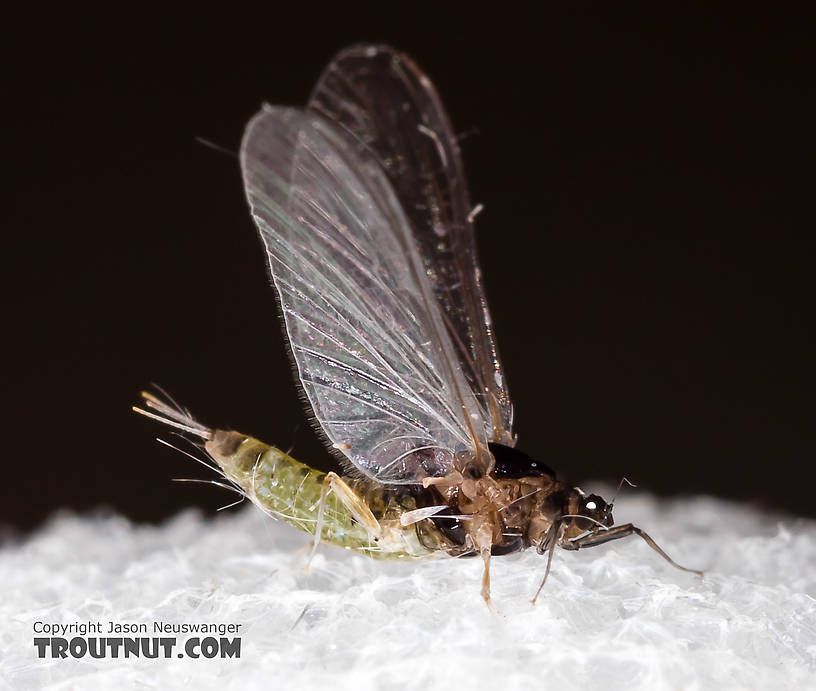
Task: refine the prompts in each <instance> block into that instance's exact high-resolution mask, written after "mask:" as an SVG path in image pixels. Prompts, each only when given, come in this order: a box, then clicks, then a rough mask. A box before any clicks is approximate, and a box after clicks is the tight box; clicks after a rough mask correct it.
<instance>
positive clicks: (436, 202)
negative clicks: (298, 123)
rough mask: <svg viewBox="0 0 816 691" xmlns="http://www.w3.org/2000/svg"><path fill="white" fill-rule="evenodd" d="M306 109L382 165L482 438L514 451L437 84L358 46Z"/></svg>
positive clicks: (381, 51)
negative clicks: (477, 410)
mask: <svg viewBox="0 0 816 691" xmlns="http://www.w3.org/2000/svg"><path fill="white" fill-rule="evenodd" d="M309 109H310V110H312V111H314V112H316V113H319V114H321V115H323V116H324V117H326V118H327V119H329V120H331V121H333V122H334V123H336V124H337V125H338V126H340V127H341V128H342V129H343V130H344V131H345V132H346V133H347V134H348V135H350V136H351V137H352V138H353V139H354V140H356V141H357V142H359V144H360V145H361V146H364V147H366V148H367V149H368V150H369V151H370V152H371V153H372V154H373V156H374V157H375V158H376V159H377V160H378V161H379V163H380V165H381V167H382V170H383V171H384V172H385V175H386V176H387V178H388V180H389V182H390V183H391V186H392V188H393V190H394V193H395V194H396V196H397V199H398V201H399V204H400V206H401V208H402V209H403V210H404V213H405V217H406V219H407V221H408V223H409V224H410V226H411V230H412V233H413V242H414V243H415V245H416V246H417V248H418V250H419V252H420V254H421V257H422V260H423V262H424V265H425V268H426V275H427V277H428V278H429V279H430V283H431V286H432V290H433V293H434V295H435V298H436V300H437V302H438V305H439V308H440V310H441V315H442V319H443V321H444V323H445V327H446V329H447V331H448V333H449V335H450V338H451V342H452V343H453V346H454V349H455V351H456V357H457V359H458V360H459V362H460V365H461V368H462V371H463V374H464V377H465V379H466V380H467V383H468V386H469V387H470V389H471V390H472V391H473V393H474V395H475V397H476V400H477V402H478V404H479V406H480V409H481V416H482V420H483V423H484V425H485V428H486V430H485V432H486V435H487V437H488V439H490V440H491V441H495V442H500V443H503V444H506V445H510V446H512V445H513V444H514V443H515V439H514V437H513V431H512V416H513V412H512V405H511V403H510V398H509V395H508V392H507V386H506V383H505V379H504V373H503V371H502V367H501V362H500V360H499V356H498V352H497V349H496V343H495V340H494V337H493V330H492V326H491V321H490V315H489V313H488V309H487V303H486V301H485V298H484V293H483V290H482V286H481V278H480V273H479V269H478V263H477V257H476V245H475V239H474V232H473V223H472V218H471V211H472V209H471V206H470V202H469V200H468V193H467V188H466V184H465V177H464V171H463V166H462V160H461V156H460V153H459V146H458V144H457V142H456V139H455V137H454V134H453V130H452V128H451V125H450V122H449V120H448V117H447V115H446V113H445V110H444V108H443V106H442V103H441V101H440V100H439V96H438V95H437V93H436V90H435V89H434V87H433V85H432V84H431V82H430V81H429V80H428V78H427V77H426V76H425V75H424V74H422V72H421V71H420V70H419V68H418V67H417V66H416V65H415V64H414V62H413V61H412V60H411V59H410V58H409V57H407V56H405V55H402V54H399V53H396V52H395V51H393V50H392V49H391V48H388V47H385V46H355V47H352V48H349V49H347V50H345V51H343V52H342V53H340V54H339V55H338V56H337V57H336V58H335V60H334V61H333V62H332V63H331V64H330V65H329V67H328V68H327V69H326V71H325V72H324V74H323V76H322V77H321V79H320V81H319V82H318V85H317V87H316V89H315V91H314V93H313V95H312V98H311V100H310V102H309Z"/></svg>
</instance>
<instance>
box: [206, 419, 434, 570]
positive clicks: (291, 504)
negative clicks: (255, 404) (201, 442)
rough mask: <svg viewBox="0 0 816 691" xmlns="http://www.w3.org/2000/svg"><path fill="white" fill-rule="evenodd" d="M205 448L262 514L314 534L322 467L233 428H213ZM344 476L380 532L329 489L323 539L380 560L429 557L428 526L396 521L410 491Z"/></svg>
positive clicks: (431, 537)
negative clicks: (360, 519) (366, 524)
mask: <svg viewBox="0 0 816 691" xmlns="http://www.w3.org/2000/svg"><path fill="white" fill-rule="evenodd" d="M205 449H206V451H207V453H209V454H210V456H211V457H212V458H213V459H214V460H215V461H216V463H218V465H219V466H220V468H221V470H222V471H223V473H224V475H225V476H226V477H227V478H228V479H229V480H231V481H232V482H234V483H235V484H236V485H238V486H239V487H240V488H241V490H242V491H243V493H244V494H245V495H246V496H247V498H248V499H250V500H251V501H252V502H253V503H254V504H256V505H257V506H259V507H260V508H261V509H262V510H264V511H265V512H266V513H268V514H271V515H273V516H275V517H277V518H280V519H282V520H284V521H286V522H287V523H289V524H290V525H292V526H294V527H296V528H298V529H300V530H302V531H304V532H306V533H309V534H310V535H313V534H314V532H315V529H316V526H317V515H318V507H319V503H320V494H321V490H322V489H323V484H324V481H325V479H326V473H325V472H323V471H320V470H315V469H314V468H311V467H309V466H308V465H306V464H305V463H301V462H300V461H297V460H295V459H294V458H292V457H291V456H289V455H288V454H286V453H284V452H283V451H281V450H280V449H278V448H275V447H274V446H269V445H268V444H264V443H263V442H261V441H259V440H257V439H254V438H252V437H248V436H246V435H243V434H240V433H238V432H231V431H230V432H227V431H223V430H215V431H214V432H213V436H212V439H210V440H209V441H207V442H206V444H205ZM345 481H346V482H347V483H348V484H349V486H350V487H352V488H353V489H354V491H355V492H356V493H357V494H358V495H359V496H360V497H361V498H363V499H364V500H365V502H366V504H367V505H368V506H369V508H370V509H371V511H372V513H373V514H374V516H375V517H376V519H377V521H378V523H379V524H380V528H381V530H382V534H381V536H379V538H378V539H377V540H374V539H373V538H372V536H371V534H370V533H369V531H368V530H367V529H366V528H365V527H364V526H363V525H361V524H360V523H359V522H358V521H356V520H355V518H354V516H352V514H351V512H350V511H349V510H348V509H347V508H346V507H345V506H344V505H343V503H342V502H341V501H340V500H339V498H338V497H337V496H336V494H335V493H332V494H329V496H328V498H327V500H326V506H325V509H324V519H323V526H322V530H321V541H322V542H325V543H329V544H333V545H337V546H338V547H345V548H347V549H352V550H355V551H359V552H363V553H365V554H367V555H368V556H371V557H375V558H385V559H408V558H422V557H428V556H431V555H433V554H434V553H435V552H436V550H438V544H437V540H436V537H437V536H436V535H429V534H427V533H429V532H435V531H433V530H432V528H430V527H429V526H427V525H424V526H416V525H409V526H403V525H402V524H401V523H400V516H401V515H402V514H403V513H404V512H405V511H406V510H410V509H411V508H414V506H415V505H412V504H411V502H412V501H413V499H412V498H411V497H410V496H409V495H407V494H404V493H395V492H390V491H387V490H384V489H383V488H382V487H378V486H375V485H372V483H369V482H368V481H366V480H360V479H349V478H345ZM423 523H425V524H428V523H429V522H428V521H424V522H423ZM436 554H437V555H438V554H439V553H438V552H436Z"/></svg>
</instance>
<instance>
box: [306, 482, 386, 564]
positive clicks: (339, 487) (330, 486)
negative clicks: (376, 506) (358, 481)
mask: <svg viewBox="0 0 816 691" xmlns="http://www.w3.org/2000/svg"><path fill="white" fill-rule="evenodd" d="M329 492H334V494H335V496H336V497H337V499H338V500H339V501H340V503H341V504H342V505H343V506H344V507H345V508H346V510H347V511H348V512H349V513H350V514H351V515H352V517H353V518H354V520H356V521H357V522H358V523H359V524H360V525H362V526H363V527H364V528H365V529H366V531H367V532H368V534H369V535H370V536H371V538H372V539H373V540H375V541H377V540H379V539H380V537H381V535H382V530H381V528H380V523H379V521H377V519H376V518H375V517H374V514H373V513H371V509H369V508H368V505H367V504H366V503H365V502H364V501H363V500H362V499H361V498H360V497H359V496H357V493H356V492H355V491H354V490H353V489H352V488H351V487H349V486H348V485H347V484H346V483H345V482H344V481H343V479H342V478H341V477H340V476H339V475H338V474H337V473H334V472H330V473H326V477H325V478H323V486H322V487H321V489H320V501H319V504H318V508H317V525H316V526H315V533H314V543H313V544H312V551H311V552H310V553H309V557H308V558H307V560H306V565H305V566H304V567H303V569H304V571H308V570H309V565H310V564H311V563H312V558H313V557H314V555H315V552H317V546H318V545H319V544H320V538H321V536H322V534H323V523H324V521H325V518H326V500H327V499H328V497H329Z"/></svg>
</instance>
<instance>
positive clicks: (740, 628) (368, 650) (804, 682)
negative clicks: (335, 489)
mask: <svg viewBox="0 0 816 691" xmlns="http://www.w3.org/2000/svg"><path fill="white" fill-rule="evenodd" d="M617 506H618V508H617V510H616V518H617V519H618V522H619V523H622V522H626V521H628V520H632V521H636V522H637V523H638V524H640V525H641V526H642V527H643V528H644V529H646V530H647V531H648V532H649V533H651V535H652V536H653V537H654V538H655V539H656V540H657V541H658V542H659V543H660V544H661V545H662V546H663V547H664V548H665V549H666V551H667V552H669V554H670V555H672V556H674V557H675V558H676V559H677V560H678V561H680V562H681V563H683V564H687V565H689V566H694V567H701V568H703V569H705V570H706V572H707V573H706V578H705V579H704V580H700V579H698V578H696V577H694V576H692V575H690V574H686V573H683V572H680V571H676V570H675V569H673V568H671V567H670V566H669V565H667V564H666V563H665V562H663V561H662V560H661V559H660V558H659V557H658V556H657V555H655V554H654V553H653V552H652V551H651V550H650V549H649V548H648V547H647V546H646V545H645V544H644V543H643V542H642V541H640V540H638V539H637V538H630V539H628V540H625V541H622V542H617V543H613V544H610V545H605V546H601V547H598V548H594V549H591V550H587V551H586V552H581V553H568V552H564V551H557V552H556V555H555V557H556V558H555V561H554V565H553V572H552V574H551V577H550V581H549V583H548V584H547V586H546V588H545V591H544V595H543V597H542V599H541V600H540V601H539V604H538V605H537V606H536V607H535V608H533V607H531V606H530V604H529V599H530V596H531V595H532V593H533V592H534V590H535V587H536V585H537V583H538V580H539V578H540V577H541V575H542V572H543V568H544V561H543V559H542V558H540V557H537V555H535V554H534V553H524V554H522V555H518V556H512V557H504V558H500V559H495V560H494V566H495V569H494V572H493V577H494V578H493V593H494V598H495V603H496V605H497V607H498V609H499V613H498V614H496V613H491V612H490V611H488V610H487V608H486V607H485V606H484V604H483V603H482V601H481V599H480V597H479V577H480V569H481V567H480V564H479V563H478V561H477V560H473V559H469V560H442V561H438V562H431V563H424V564H390V563H382V562H374V561H369V560H367V559H365V558H362V557H359V556H355V555H350V554H346V553H343V552H341V551H340V550H337V549H334V548H322V550H321V552H320V553H319V554H318V556H317V557H316V559H315V561H314V564H313V569H312V573H311V574H310V575H307V574H305V573H303V571H302V570H301V565H302V557H301V556H300V555H296V554H295V553H296V552H297V550H298V548H299V547H300V546H301V545H303V544H304V536H302V535H301V534H300V533H297V532H296V531H294V530H293V529H290V528H288V527H287V526H285V525H283V524H280V523H275V522H272V521H270V520H269V519H267V518H265V517H264V516H263V515H261V514H260V512H258V511H256V510H254V509H252V507H250V509H249V510H245V511H241V512H240V513H238V514H234V515H231V516H223V515H222V516H220V517H219V518H218V519H210V520H204V519H202V518H201V517H200V516H199V515H197V514H195V513H193V512H188V513H184V514H181V515H179V516H178V517H177V518H175V519H174V520H172V521H170V522H168V523H167V524H165V525H163V526H160V527H140V526H134V525H132V524H130V523H128V522H127V521H125V520H124V519H121V518H93V519H91V518H79V517H76V516H70V515H66V516H62V517H59V518H57V519H55V520H54V521H52V522H51V523H50V524H49V525H48V526H46V527H45V528H44V529H43V530H42V531H40V532H39V533H37V534H35V535H33V536H32V537H31V538H30V539H28V540H27V541H26V542H24V543H22V544H17V545H11V546H8V547H6V548H5V549H4V550H3V551H2V552H0V591H1V592H2V597H1V598H0V650H1V651H2V656H1V659H0V673H1V676H0V678H2V680H3V682H4V684H5V685H4V686H3V688H8V689H14V690H15V691H16V690H17V689H74V688H81V689H84V690H89V689H91V690H92V689H105V690H106V691H107V690H109V689H130V688H138V689H143V688H147V689H152V688H161V689H175V688H182V687H187V688H193V689H197V690H198V691H201V690H205V689H218V690H219V691H227V690H229V689H235V690H240V691H246V690H247V689H255V688H269V689H312V688H314V689H318V688H319V689H331V690H332V691H334V690H336V689H355V690H359V689H366V688H378V689H403V688H407V689H431V688H440V689H458V688H466V689H471V688H490V687H493V686H495V687H497V688H500V689H502V691H506V690H507V689H521V688H526V689H559V690H562V689H599V690H602V691H613V690H614V689H652V690H656V689H684V690H686V689H774V690H777V689H814V688H816V600H814V597H816V523H814V522H809V521H795V520H788V519H785V520H783V521H781V522H780V521H779V519H778V518H775V517H770V516H763V515H762V514H760V513H758V512H756V511H755V510H754V509H750V508H746V507H741V506H738V505H735V504H730V503H726V502H721V501H715V500H711V499H694V500H688V501H678V502H671V503H669V502H663V505H662V510H659V508H660V505H659V504H658V502H657V501H656V500H653V499H650V498H648V497H645V496H643V495H638V494H637V493H635V492H632V491H630V492H629V493H628V494H625V495H624V496H623V497H621V498H620V499H619V501H618V504H617ZM304 611H305V614H304ZM301 615H302V616H301ZM111 619H112V620H115V621H119V622H140V621H145V622H153V621H156V620H161V621H168V622H173V623H183V622H202V621H204V622H216V623H228V622H238V623H242V624H243V625H244V626H243V628H242V630H241V631H242V634H243V635H242V639H243V643H242V651H241V659H239V660H235V659H232V660H229V659H228V660H218V659H215V660H205V659H199V660H191V659H183V660H179V659H176V658H171V659H167V660H165V659H155V660H151V659H130V660H122V659H119V660H113V659H102V660H94V659H91V658H85V659H81V660H73V659H71V658H69V659H67V660H56V661H54V660H49V659H46V660H39V659H37V657H36V651H35V648H34V646H33V637H34V633H33V632H32V625H33V623H34V622H35V621H37V620H43V621H50V622H63V623H68V622H72V621H87V620H93V621H97V620H99V621H102V622H107V621H108V620H111ZM180 638H181V639H183V638H184V637H183V636H181V637H180Z"/></svg>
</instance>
